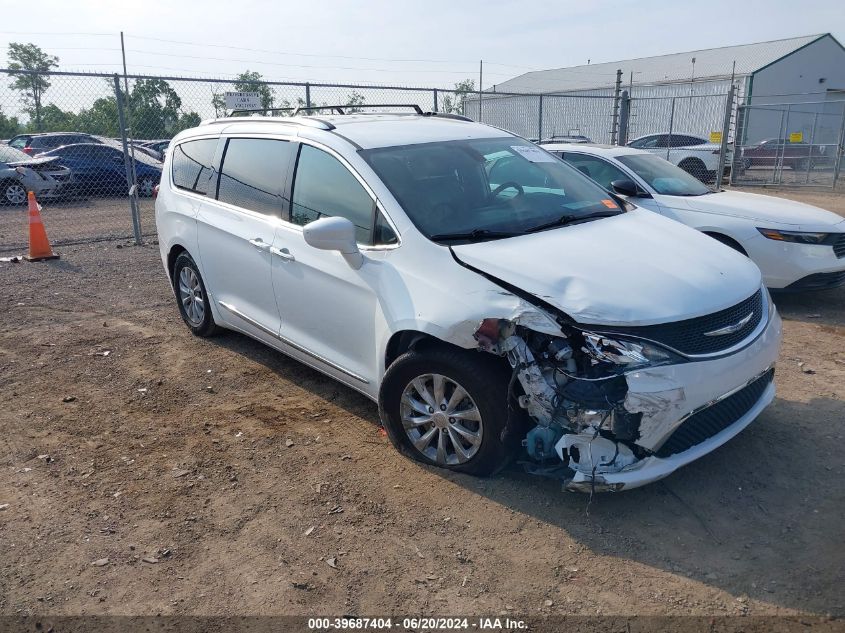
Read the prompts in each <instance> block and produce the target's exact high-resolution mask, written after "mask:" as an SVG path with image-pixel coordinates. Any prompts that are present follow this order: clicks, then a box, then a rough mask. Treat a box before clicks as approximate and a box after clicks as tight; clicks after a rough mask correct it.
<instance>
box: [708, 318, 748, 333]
mask: <svg viewBox="0 0 845 633" xmlns="http://www.w3.org/2000/svg"><path fill="white" fill-rule="evenodd" d="M753 318H754V312H751V313H749V315H748V316H747V317H743V318H742V319H740V320H739V321H737V322H736V323H733V324H731V325H726V326H725V327H720V328H719V329H718V330H713V331H712V332H705V333H704V336H724V335H725V334H733V333H734V332H739V331H740V330H741V329H742V328H743V327H745V326H746V325H748V322H749V321H750V320H751V319H753Z"/></svg>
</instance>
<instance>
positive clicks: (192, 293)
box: [173, 253, 217, 336]
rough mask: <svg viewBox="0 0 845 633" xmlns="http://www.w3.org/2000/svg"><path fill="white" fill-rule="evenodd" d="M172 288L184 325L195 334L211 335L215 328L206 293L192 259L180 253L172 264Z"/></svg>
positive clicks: (186, 254)
mask: <svg viewBox="0 0 845 633" xmlns="http://www.w3.org/2000/svg"><path fill="white" fill-rule="evenodd" d="M173 289H174V290H175V292H176V298H177V300H178V302H179V313H180V314H181V315H182V320H183V321H185V325H187V326H188V328H189V329H190V330H191V332H192V333H193V334H194V335H196V336H211V335H212V334H214V333H215V332H216V330H217V326H216V324H215V323H214V317H213V316H212V315H211V307H210V305H209V299H208V293H207V292H206V290H205V284H204V283H203V280H202V275H200V273H199V268H198V267H197V264H196V262H194V259H193V258H192V257H191V256H190V255H188V253H181V254H180V255H179V257H177V258H176V263H175V264H174V266H173Z"/></svg>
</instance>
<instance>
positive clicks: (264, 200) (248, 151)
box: [217, 138, 293, 217]
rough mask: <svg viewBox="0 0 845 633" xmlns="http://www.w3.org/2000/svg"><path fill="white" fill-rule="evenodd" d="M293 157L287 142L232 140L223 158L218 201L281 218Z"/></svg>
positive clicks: (291, 146)
mask: <svg viewBox="0 0 845 633" xmlns="http://www.w3.org/2000/svg"><path fill="white" fill-rule="evenodd" d="M292 154H293V145H291V143H289V142H288V141H281V140H274V139H258V138H232V139H229V142H228V144H227V145H226V152H225V153H224V154H223V165H221V167H220V184H219V186H218V188H217V199H218V200H220V201H221V202H228V203H229V204H233V205H235V206H238V207H242V208H244V209H249V210H250V211H256V212H257V213H263V214H265V215H271V216H274V217H281V215H282V211H283V210H284V209H285V204H284V197H283V193H284V190H285V177H286V175H287V172H288V167H289V165H290V160H291V157H292Z"/></svg>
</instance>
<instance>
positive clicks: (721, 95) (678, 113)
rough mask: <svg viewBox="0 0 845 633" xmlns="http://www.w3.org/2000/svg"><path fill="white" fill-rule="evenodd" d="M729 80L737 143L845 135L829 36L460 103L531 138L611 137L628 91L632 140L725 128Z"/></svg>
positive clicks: (560, 71)
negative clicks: (790, 137) (640, 137)
mask: <svg viewBox="0 0 845 633" xmlns="http://www.w3.org/2000/svg"><path fill="white" fill-rule="evenodd" d="M732 83H733V84H734V85H735V86H736V88H735V95H734V99H733V103H732V104H731V112H732V121H733V124H734V125H735V124H736V121H737V119H740V121H739V122H740V132H739V134H740V135H741V138H740V139H739V140H740V142H743V143H754V142H757V141H760V140H762V139H764V138H782V137H784V136H789V135H790V134H794V133H795V132H800V133H802V135H803V138H804V139H805V142H815V143H831V144H835V143H837V142H839V140H840V139H841V136H842V133H843V131H842V126H843V105H844V104H845V48H843V47H842V45H841V44H840V43H839V42H838V41H837V40H836V39H835V38H834V37H833V36H832V35H831V34H829V33H824V34H820V35H807V36H803V37H794V38H790V39H783V40H775V41H770V42H760V43H757V44H744V45H740V46H727V47H723V48H714V49H707V50H699V51H690V52H686V53H675V54H671V55H661V56H658V57H644V58H639V59H629V60H623V61H617V62H605V63H600V64H587V65H584V66H574V67H570V68H557V69H551V70H542V71H534V72H528V73H525V74H523V75H520V76H518V77H515V78H513V79H510V80H508V81H505V82H504V83H501V84H498V85H496V86H494V87H492V88H490V89H488V90H485V91H484V92H483V93H482V95H481V109H480V111H479V103H478V96H477V95H472V96H469V97H467V99H466V100H465V103H464V109H465V112H466V113H467V114H469V115H470V116H473V117H474V118H475V117H477V116H478V115H479V114H480V116H481V118H482V119H483V120H484V121H485V122H488V123H492V124H493V125H498V126H500V127H504V128H507V129H510V130H513V131H515V132H517V133H519V134H522V135H523V136H526V137H529V138H545V137H550V136H553V135H564V134H573V133H578V134H584V135H587V136H589V137H591V138H592V139H593V140H595V141H601V142H608V141H612V140H615V139H614V136H615V125H616V123H617V122H618V111H619V110H620V102H621V100H624V96H625V91H627V94H628V95H629V96H630V102H629V103H630V117H629V119H628V129H627V138H628V139H631V138H635V137H637V136H640V135H643V134H650V133H665V132H667V131H670V130H674V131H676V132H678V133H680V132H687V133H691V134H696V135H701V136H705V137H706V136H707V135H708V134H710V133H711V132H714V131H720V130H722V129H723V125H724V121H725V112H726V109H727V107H728V104H727V96H728V92H729V88H730V86H731V84H732ZM529 95H530V96H529ZM620 97H621V99H620ZM737 106H741V110H740V111H739V112H737V111H736V110H735V108H736V107H737ZM622 109H623V110H624V108H622ZM811 139H813V140H811Z"/></svg>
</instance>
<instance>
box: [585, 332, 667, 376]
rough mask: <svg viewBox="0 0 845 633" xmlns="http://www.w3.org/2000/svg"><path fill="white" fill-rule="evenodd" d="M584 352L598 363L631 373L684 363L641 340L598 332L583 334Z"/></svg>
mask: <svg viewBox="0 0 845 633" xmlns="http://www.w3.org/2000/svg"><path fill="white" fill-rule="evenodd" d="M582 335H583V337H584V347H583V348H582V350H583V351H584V353H586V354H587V355H588V356H589V357H590V358H592V359H593V360H594V361H596V362H597V363H611V364H612V365H615V366H616V368H617V370H621V371H629V370H631V369H639V368H642V367H656V366H658V365H668V364H670V363H680V362H683V358H681V357H680V356H679V355H677V354H674V353H672V352H670V351H669V350H666V349H663V348H661V347H658V346H657V345H654V344H652V343H649V342H647V341H643V340H639V339H624V338H618V337H616V336H608V335H606V334H599V333H596V332H582Z"/></svg>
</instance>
